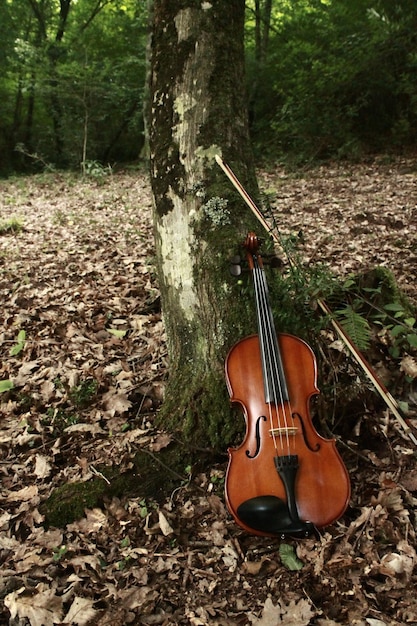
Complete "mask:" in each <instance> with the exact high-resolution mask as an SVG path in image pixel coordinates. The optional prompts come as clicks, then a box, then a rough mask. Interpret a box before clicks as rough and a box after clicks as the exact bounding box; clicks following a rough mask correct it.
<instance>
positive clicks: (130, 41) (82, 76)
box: [0, 0, 147, 171]
mask: <svg viewBox="0 0 417 626" xmlns="http://www.w3.org/2000/svg"><path fill="white" fill-rule="evenodd" d="M5 5H6V6H4V3H3V5H2V7H0V23H1V24H2V26H3V23H5V24H6V25H7V26H6V28H7V32H6V28H3V27H0V28H1V31H2V33H3V30H4V31H5V32H4V33H3V34H4V37H3V36H2V39H1V41H2V46H1V52H0V55H1V57H0V58H1V59H2V76H1V77H0V96H1V99H2V102H3V104H4V106H3V107H2V116H1V119H0V148H1V150H0V155H2V156H0V171H1V170H3V171H7V170H8V169H10V164H12V167H14V168H15V169H17V168H21V167H23V166H25V164H27V165H30V166H31V167H33V166H37V167H44V165H45V164H52V163H53V164H56V165H59V166H62V165H71V166H77V165H79V164H80V162H81V161H84V162H87V161H88V160H91V161H94V160H95V161H100V162H103V163H108V162H109V161H114V160H123V159H130V158H136V157H137V156H138V152H139V150H140V147H141V144H142V143H143V120H142V105H143V85H144V82H145V48H146V42H147V14H146V3H136V2H134V1H133V0H127V1H123V2H122V1H121V0H115V1H112V2H102V3H96V2H94V1H93V0H86V1H85V2H76V1H75V0H69V2H68V3H59V2H57V1H56V0H45V2H42V3H28V2H25V1H24V0H16V2H14V3H13V9H12V8H11V3H9V2H6V3H5ZM67 6H68V7H69V11H68V14H67V15H65V17H64V16H63V11H65V7H67ZM18 145H20V150H19V151H18V152H16V151H15V148H16V146H18ZM38 155H42V156H41V157H38ZM2 159H3V160H2Z"/></svg>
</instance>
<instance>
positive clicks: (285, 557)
mask: <svg viewBox="0 0 417 626" xmlns="http://www.w3.org/2000/svg"><path fill="white" fill-rule="evenodd" d="M279 556H280V557H281V561H282V564H283V565H284V567H286V568H287V569H289V570H290V571H292V572H295V571H297V570H300V569H302V567H303V565H304V564H303V562H302V561H300V559H299V558H298V557H297V555H296V554H295V550H294V547H293V546H291V545H290V544H288V543H281V545H280V547H279Z"/></svg>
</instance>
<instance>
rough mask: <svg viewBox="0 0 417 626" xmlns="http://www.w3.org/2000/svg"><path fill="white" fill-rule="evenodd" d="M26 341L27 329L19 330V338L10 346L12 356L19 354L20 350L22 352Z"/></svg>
mask: <svg viewBox="0 0 417 626" xmlns="http://www.w3.org/2000/svg"><path fill="white" fill-rule="evenodd" d="M25 343H26V331H25V330H19V334H18V335H17V340H16V343H15V345H14V346H12V347H11V348H10V352H9V354H10V356H17V355H18V354H19V353H20V352H22V350H23V348H24V347H25Z"/></svg>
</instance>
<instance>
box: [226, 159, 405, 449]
mask: <svg viewBox="0 0 417 626" xmlns="http://www.w3.org/2000/svg"><path fill="white" fill-rule="evenodd" d="M215 159H216V162H217V164H218V165H219V166H220V167H221V168H222V170H223V171H224V173H225V174H226V176H227V177H228V178H229V180H230V181H231V183H232V184H233V186H234V187H235V189H236V190H237V191H238V192H239V193H240V195H241V196H242V198H243V200H244V201H245V202H246V204H247V205H248V206H249V208H250V209H251V210H252V212H253V213H254V214H255V216H256V217H257V218H258V220H259V221H260V223H261V224H262V226H263V227H264V228H265V230H266V231H267V232H269V233H270V234H271V236H272V237H273V238H274V240H275V241H276V242H277V243H278V244H279V243H280V241H279V238H278V237H277V235H276V233H274V232H273V231H271V229H270V227H269V225H268V223H267V221H266V220H265V218H264V216H263V215H262V213H261V211H260V209H259V208H258V207H257V206H256V204H255V202H254V201H253V200H252V198H251V197H250V195H249V194H248V192H247V191H246V189H245V188H244V187H243V185H242V184H241V183H240V182H239V180H238V179H237V177H236V176H235V174H234V173H233V171H232V170H231V169H230V167H229V166H228V165H227V164H226V163H225V162H224V161H223V160H222V159H221V158H220V156H219V155H218V154H216V155H215ZM317 304H318V306H319V307H320V308H321V310H322V311H323V312H324V313H325V314H326V315H328V316H329V319H330V322H331V324H332V326H333V328H334V329H335V331H336V333H337V334H338V336H339V337H340V339H341V340H342V341H343V343H344V344H345V346H346V347H347V348H348V350H349V352H350V353H351V354H352V356H353V357H354V358H355V359H356V361H357V363H358V364H359V365H360V367H361V368H362V370H363V371H364V373H365V374H366V376H367V377H368V379H369V380H370V381H371V383H372V384H373V386H374V387H375V389H376V391H377V392H378V393H379V395H380V396H381V398H382V399H383V400H384V402H385V403H386V405H387V406H388V408H389V409H390V411H391V412H392V414H393V415H394V416H395V418H396V419H397V421H398V423H399V424H400V426H401V427H402V429H403V431H404V433H405V434H406V435H407V436H408V437H409V439H410V440H411V441H412V442H413V443H414V445H415V446H417V438H416V436H415V434H414V432H413V431H412V429H411V427H410V426H409V424H408V420H407V417H406V416H405V415H404V413H403V411H402V409H401V407H400V405H399V404H398V402H397V401H396V400H395V398H394V397H393V396H392V395H391V394H390V392H389V391H388V389H387V388H386V387H385V385H384V384H383V383H382V382H381V381H380V380H379V378H378V376H377V375H376V373H375V371H374V370H373V368H372V366H371V365H370V364H369V363H368V361H367V360H366V359H365V357H364V356H363V354H362V353H361V352H360V350H359V349H358V348H357V346H355V344H354V342H353V341H352V339H351V338H350V337H349V335H348V334H347V333H346V332H345V330H344V329H343V328H342V326H341V325H340V324H339V322H337V320H336V319H335V318H334V316H333V314H332V312H331V310H330V309H329V307H328V306H327V304H326V303H325V302H324V301H323V300H321V299H318V300H317Z"/></svg>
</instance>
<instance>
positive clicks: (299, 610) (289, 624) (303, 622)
mask: <svg viewBox="0 0 417 626" xmlns="http://www.w3.org/2000/svg"><path fill="white" fill-rule="evenodd" d="M314 615H315V612H314V611H313V609H312V607H311V604H310V603H309V602H308V601H307V600H305V599H304V598H301V599H300V600H298V602H295V601H294V600H291V602H290V603H289V604H288V605H285V604H284V603H283V604H281V603H280V602H279V600H278V602H277V604H276V605H274V603H273V602H272V599H271V597H270V596H269V597H268V598H267V599H266V601H265V604H264V608H263V611H262V617H261V618H259V619H258V618H256V617H253V616H251V615H249V616H248V617H249V619H250V620H251V622H252V625H253V626H280V625H281V624H285V626H307V625H308V624H309V623H310V620H311V619H312V618H313V617H314Z"/></svg>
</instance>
